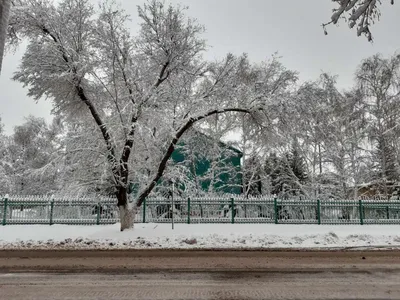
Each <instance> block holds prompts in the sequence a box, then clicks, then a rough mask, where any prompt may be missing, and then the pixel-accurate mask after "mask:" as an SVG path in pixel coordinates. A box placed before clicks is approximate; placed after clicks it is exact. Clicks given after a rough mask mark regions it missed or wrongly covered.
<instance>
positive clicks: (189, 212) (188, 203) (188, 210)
mask: <svg viewBox="0 0 400 300" xmlns="http://www.w3.org/2000/svg"><path fill="white" fill-rule="evenodd" d="M190 214H191V211H190V197H188V200H187V223H188V224H190Z"/></svg>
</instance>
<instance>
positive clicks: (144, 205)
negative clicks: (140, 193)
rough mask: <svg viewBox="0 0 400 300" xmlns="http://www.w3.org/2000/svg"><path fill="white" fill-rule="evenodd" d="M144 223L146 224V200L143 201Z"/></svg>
mask: <svg viewBox="0 0 400 300" xmlns="http://www.w3.org/2000/svg"><path fill="white" fill-rule="evenodd" d="M142 222H143V223H146V198H145V199H144V201H143V217H142Z"/></svg>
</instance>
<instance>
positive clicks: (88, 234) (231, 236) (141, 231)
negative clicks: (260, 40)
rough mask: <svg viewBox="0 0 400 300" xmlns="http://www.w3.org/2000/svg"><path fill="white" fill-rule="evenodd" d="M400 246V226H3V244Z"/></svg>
mask: <svg viewBox="0 0 400 300" xmlns="http://www.w3.org/2000/svg"><path fill="white" fill-rule="evenodd" d="M357 247H371V248H377V249H388V248H389V249H392V248H399V249H400V226H398V225H393V226H392V225H387V226H386V225H385V226H382V225H381V226H378V225H371V226H360V225H354V226H350V225H346V226H340V225H332V226H330V225H323V226H317V225H266V224H218V225H216V224H193V225H187V224H176V225H175V229H174V230H172V229H171V224H151V223H150V224H135V228H134V229H133V230H128V231H124V232H120V231H119V224H115V225H107V226H71V225H53V226H47V225H16V226H3V227H0V249H143V248H152V249H160V248H166V249H188V248H189V249H190V248H203V249H204V248H249V249H250V248H308V249H310V248H357Z"/></svg>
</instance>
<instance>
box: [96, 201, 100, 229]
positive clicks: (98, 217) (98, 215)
mask: <svg viewBox="0 0 400 300" xmlns="http://www.w3.org/2000/svg"><path fill="white" fill-rule="evenodd" d="M100 217H101V204H100V203H97V214H96V224H97V225H100Z"/></svg>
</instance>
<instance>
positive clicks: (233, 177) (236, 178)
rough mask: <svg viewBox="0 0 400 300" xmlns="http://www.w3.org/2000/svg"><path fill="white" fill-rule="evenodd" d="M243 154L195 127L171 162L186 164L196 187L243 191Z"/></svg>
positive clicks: (234, 191)
mask: <svg viewBox="0 0 400 300" xmlns="http://www.w3.org/2000/svg"><path fill="white" fill-rule="evenodd" d="M242 156H243V155H242V152H241V151H239V150H238V149H236V148H234V147H232V146H230V145H228V144H226V143H223V142H221V141H215V140H213V138H211V137H209V136H207V135H205V134H203V133H201V132H199V131H195V132H194V133H192V134H191V135H190V137H187V138H184V139H183V140H182V141H181V142H180V143H179V144H178V146H177V147H176V149H175V151H174V152H173V154H172V162H173V164H174V165H175V166H181V167H183V168H187V171H188V172H187V173H188V176H187V177H188V178H189V180H191V181H192V183H193V185H192V187H193V186H194V187H195V189H196V190H197V191H199V190H200V191H201V192H203V193H207V192H210V193H228V194H240V193H241V186H242V172H241V158H242ZM181 188H183V189H185V187H181Z"/></svg>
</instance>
